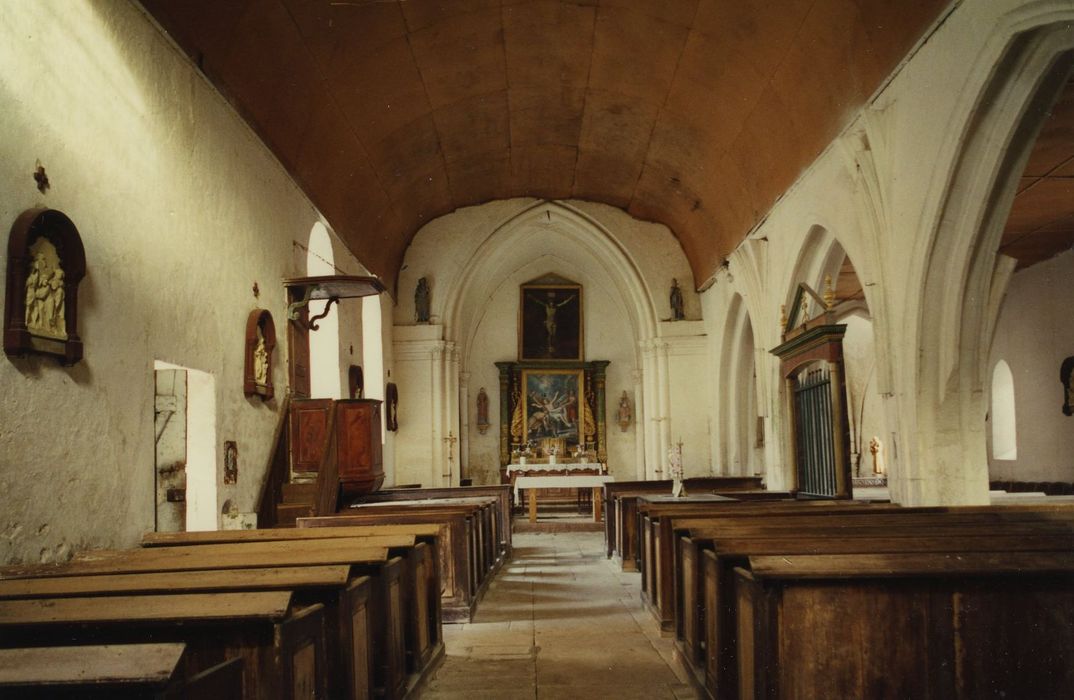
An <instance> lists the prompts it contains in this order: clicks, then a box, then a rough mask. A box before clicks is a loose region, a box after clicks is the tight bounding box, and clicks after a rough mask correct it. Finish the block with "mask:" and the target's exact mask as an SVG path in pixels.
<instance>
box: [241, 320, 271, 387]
mask: <svg viewBox="0 0 1074 700" xmlns="http://www.w3.org/2000/svg"><path fill="white" fill-rule="evenodd" d="M245 348H246V349H245V363H244V369H243V380H242V392H243V393H244V394H246V395H247V396H260V397H261V400H262V401H268V400H270V399H271V398H272V397H273V396H274V395H275V388H274V387H273V384H272V365H273V360H272V358H273V350H275V349H276V324H275V322H273V320H272V314H271V313H269V312H268V311H267V310H266V309H254V310H253V311H251V312H250V315H249V316H248V317H247V318H246V346H245Z"/></svg>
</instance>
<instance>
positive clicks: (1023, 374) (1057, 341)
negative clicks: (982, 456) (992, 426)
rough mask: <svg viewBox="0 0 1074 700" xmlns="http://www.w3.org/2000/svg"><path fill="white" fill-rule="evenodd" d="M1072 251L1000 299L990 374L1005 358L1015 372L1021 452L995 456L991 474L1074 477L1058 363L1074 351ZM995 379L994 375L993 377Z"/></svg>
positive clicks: (1028, 274)
mask: <svg viewBox="0 0 1074 700" xmlns="http://www.w3.org/2000/svg"><path fill="white" fill-rule="evenodd" d="M1072 299H1074V251H1067V252H1065V253H1063V254H1061V255H1059V256H1057V257H1055V258H1052V259H1051V260H1048V261H1045V262H1043V263H1039V264H1037V265H1034V266H1033V267H1029V268H1027V269H1025V270H1021V271H1019V272H1017V273H1015V274H1014V277H1013V278H1012V279H1011V283H1010V286H1009V288H1008V289H1007V296H1006V298H1005V299H1004V300H1003V306H1002V308H1001V310H1000V315H999V322H998V323H997V325H996V339H995V342H994V343H993V345H992V353H991V357H990V359H989V363H988V367H989V372H990V373H991V370H992V368H993V367H995V365H996V363H997V362H999V361H1000V360H1006V361H1007V364H1008V365H1009V366H1010V368H1011V373H1012V375H1013V376H1014V401H1015V418H1016V422H1017V428H1018V429H1017V440H1018V443H1017V444H1018V457H1017V459H1014V460H997V459H995V456H994V455H993V454H992V448H991V444H992V440H991V431H990V432H989V441H988V444H989V473H990V476H991V478H992V479H1010V480H1014V481H1074V417H1071V416H1066V415H1063V411H1062V405H1063V385H1062V383H1061V382H1060V381H1059V366H1060V365H1061V364H1062V362H1063V360H1064V359H1065V358H1067V357H1070V356H1071V355H1074V323H1071V311H1070V302H1071V300H1072ZM989 376H991V374H989Z"/></svg>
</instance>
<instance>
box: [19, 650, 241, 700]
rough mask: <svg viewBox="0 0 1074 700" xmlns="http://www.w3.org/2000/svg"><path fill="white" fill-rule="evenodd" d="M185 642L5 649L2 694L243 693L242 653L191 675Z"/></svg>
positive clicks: (102, 697) (100, 699) (166, 699)
mask: <svg viewBox="0 0 1074 700" xmlns="http://www.w3.org/2000/svg"><path fill="white" fill-rule="evenodd" d="M185 653H186V645H185V644H182V643H172V644H168V643H161V644H107V645H105V644H98V645H90V646H66V647H31V648H18V649H0V697H4V698H6V699H9V700H46V699H49V700H54V699H55V698H61V697H66V698H79V700H203V699H204V698H239V697H242V659H241V658H234V659H231V660H229V661H224V662H222V663H220V664H217V665H215V666H212V667H210V668H208V669H206V670H204V671H202V672H200V673H197V674H195V675H194V676H191V677H189V678H184V677H183V675H182V673H183V672H182V670H181V669H182V667H183V666H184V665H185V662H184V660H183V656H184V654H185Z"/></svg>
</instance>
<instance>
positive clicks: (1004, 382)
mask: <svg viewBox="0 0 1074 700" xmlns="http://www.w3.org/2000/svg"><path fill="white" fill-rule="evenodd" d="M992 457H993V458H994V459H1004V460H1014V459H1018V434H1017V431H1016V427H1015V418H1014V375H1013V374H1011V367H1010V365H1008V364H1007V362H1006V360H1000V361H999V362H997V363H996V366H995V368H994V369H993V370H992Z"/></svg>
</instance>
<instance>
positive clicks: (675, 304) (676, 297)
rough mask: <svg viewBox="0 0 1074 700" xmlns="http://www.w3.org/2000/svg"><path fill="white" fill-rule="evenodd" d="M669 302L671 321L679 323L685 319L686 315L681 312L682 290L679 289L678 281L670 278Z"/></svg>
mask: <svg viewBox="0 0 1074 700" xmlns="http://www.w3.org/2000/svg"><path fill="white" fill-rule="evenodd" d="M669 301H670V303H671V320H672V321H681V320H683V319H684V318H686V313H685V311H684V310H683V301H682V289H681V288H680V287H679V280H677V279H675V278H672V280H671V294H670V299H669Z"/></svg>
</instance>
